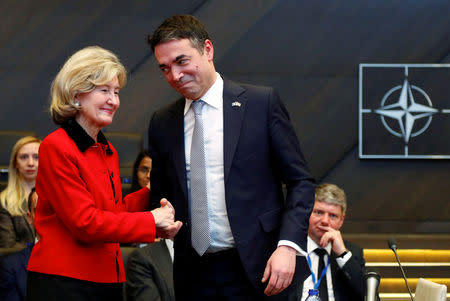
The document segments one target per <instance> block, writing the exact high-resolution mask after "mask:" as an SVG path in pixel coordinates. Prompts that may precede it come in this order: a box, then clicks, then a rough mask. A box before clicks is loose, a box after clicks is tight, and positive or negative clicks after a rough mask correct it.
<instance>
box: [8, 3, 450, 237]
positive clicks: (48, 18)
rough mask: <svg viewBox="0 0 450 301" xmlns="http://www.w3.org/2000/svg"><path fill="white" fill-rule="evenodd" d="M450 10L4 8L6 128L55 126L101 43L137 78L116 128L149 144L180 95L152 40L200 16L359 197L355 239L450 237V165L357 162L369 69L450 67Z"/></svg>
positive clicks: (353, 202)
mask: <svg viewBox="0 0 450 301" xmlns="http://www.w3.org/2000/svg"><path fill="white" fill-rule="evenodd" d="M448 11H450V2H449V1H447V0H428V1H423V0H411V1H407V2H404V1H403V2H402V1H390V0H380V1H361V0H348V1H339V0H324V1H307V0H252V1H238V0H230V1H208V0H185V1H159V0H149V1H140V0H130V1H119V0H100V1H96V2H92V1H86V0H83V1H75V2H74V1H57V0H44V1H38V2H37V1H15V0H3V1H0V57H1V60H0V88H1V91H2V92H3V94H2V97H1V98H0V102H1V108H2V109H1V110H0V130H16V129H17V130H35V131H36V132H38V133H39V135H41V136H45V135H46V134H48V133H49V132H50V131H51V130H53V129H54V128H55V126H54V125H53V124H52V122H51V121H50V118H49V116H48V113H47V112H46V111H47V107H48V104H49V95H48V93H49V92H48V91H49V87H50V83H51V80H52V79H53V77H54V76H55V75H56V73H57V72H58V69H59V68H60V66H61V65H62V64H63V63H64V61H65V60H66V59H67V57H68V56H69V55H70V54H72V53H73V52H74V51H75V50H78V49H80V48H82V47H85V46H87V45H94V44H95V45H100V46H103V47H106V48H109V49H111V50H112V51H114V52H116V53H117V54H118V55H119V57H120V58H121V60H122V61H123V63H124V64H125V66H126V67H127V69H128V70H129V72H130V74H129V83H128V85H127V86H126V87H125V88H124V90H123V91H122V92H121V108H120V110H119V111H118V113H117V114H116V118H115V120H114V123H113V124H112V125H111V126H110V127H109V129H107V130H114V131H135V132H140V133H142V134H143V136H144V141H146V130H147V126H148V122H149V119H150V117H151V115H152V113H153V112H154V111H155V110H156V109H157V108H159V107H161V106H163V105H165V104H167V103H169V102H171V101H173V100H175V99H176V98H178V95H177V93H176V92H174V91H173V90H172V89H171V88H170V86H169V85H168V84H167V83H166V82H165V80H164V78H163V77H162V75H161V73H160V71H159V70H158V68H157V64H156V61H155V59H154V57H153V54H152V53H151V51H150V49H149V47H148V46H147V44H146V37H147V35H148V34H149V33H150V32H151V31H152V30H153V29H154V28H156V26H157V25H159V24H160V23H161V22H162V20H163V19H164V18H165V17H167V16H170V15H173V14H179V13H189V14H194V15H196V16H198V17H199V18H200V19H201V20H203V21H204V23H205V24H206V26H207V28H208V29H209V31H210V33H211V35H212V37H213V43H214V46H215V63H216V68H217V70H218V71H219V72H220V73H221V74H222V75H223V76H225V77H228V78H231V79H235V80H237V81H244V82H250V83H254V84H265V85H272V86H275V87H276V88H277V89H278V91H279V93H280V95H281V97H282V99H283V101H284V102H285V104H286V106H287V108H288V110H289V112H290V116H291V119H292V123H293V124H294V127H295V129H296V132H297V135H298V136H299V139H300V141H301V144H302V149H303V151H304V153H305V156H306V157H307V159H308V162H309V165H310V168H311V172H312V174H313V175H314V176H315V177H316V178H317V179H318V180H319V181H322V180H323V181H329V182H335V183H337V184H338V185H340V186H342V187H343V188H344V189H345V190H346V191H347V193H348V196H349V204H350V205H349V212H348V216H347V222H346V224H345V228H346V231H351V232H367V231H368V232H418V233H419V232H420V233H431V232H440V233H448V232H450V225H449V220H450V205H449V204H450V202H449V201H450V197H449V195H450V185H448V184H447V182H448V176H449V168H450V166H449V165H450V161H449V160H401V161H398V160H360V159H358V155H357V144H358V70H359V69H358V66H359V64H360V63H449V62H450V39H449V38H448V37H449V36H450V18H449V17H448ZM449 108H450V101H449ZM444 129H446V130H448V131H450V123H447V124H445V123H444ZM436 139H438V138H436Z"/></svg>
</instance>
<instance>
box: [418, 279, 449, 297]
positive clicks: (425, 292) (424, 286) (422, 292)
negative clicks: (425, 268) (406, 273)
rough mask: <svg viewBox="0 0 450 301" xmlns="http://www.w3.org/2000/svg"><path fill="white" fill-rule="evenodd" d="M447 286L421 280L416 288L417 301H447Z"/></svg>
mask: <svg viewBox="0 0 450 301" xmlns="http://www.w3.org/2000/svg"><path fill="white" fill-rule="evenodd" d="M446 295H447V286H446V285H444V284H438V283H434V282H432V281H430V280H426V279H424V278H419V281H418V282H417V287H416V294H415V298H414V299H415V301H445V299H446Z"/></svg>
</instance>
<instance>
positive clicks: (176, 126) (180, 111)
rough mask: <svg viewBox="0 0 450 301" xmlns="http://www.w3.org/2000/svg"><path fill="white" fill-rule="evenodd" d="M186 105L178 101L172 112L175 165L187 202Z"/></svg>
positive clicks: (183, 100) (182, 101) (183, 101)
mask: <svg viewBox="0 0 450 301" xmlns="http://www.w3.org/2000/svg"><path fill="white" fill-rule="evenodd" d="M184 105H185V99H184V98H181V99H180V100H178V101H177V102H176V103H175V105H174V106H173V107H172V110H171V114H172V116H171V118H172V122H171V124H173V130H174V132H173V139H174V140H173V141H174V149H173V153H172V154H173V163H174V166H175V172H176V174H177V178H178V181H179V183H180V186H181V189H182V191H183V193H184V197H185V199H186V200H187V197H188V194H187V180H186V157H185V152H184Z"/></svg>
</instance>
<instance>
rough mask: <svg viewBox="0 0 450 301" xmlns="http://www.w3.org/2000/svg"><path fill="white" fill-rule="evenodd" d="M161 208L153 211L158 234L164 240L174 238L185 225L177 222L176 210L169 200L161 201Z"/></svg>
mask: <svg viewBox="0 0 450 301" xmlns="http://www.w3.org/2000/svg"><path fill="white" fill-rule="evenodd" d="M160 204H161V207H159V208H157V209H155V210H152V213H153V217H154V219H155V225H156V234H157V236H158V237H162V238H173V237H174V236H175V235H176V234H177V233H178V230H180V228H181V226H182V225H183V223H182V222H180V221H176V222H175V209H174V208H173V206H172V204H171V203H170V202H169V201H168V200H167V199H161V201H160Z"/></svg>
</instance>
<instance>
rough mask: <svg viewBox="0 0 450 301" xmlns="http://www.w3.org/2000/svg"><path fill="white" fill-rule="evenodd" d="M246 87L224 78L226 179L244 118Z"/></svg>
mask: <svg viewBox="0 0 450 301" xmlns="http://www.w3.org/2000/svg"><path fill="white" fill-rule="evenodd" d="M244 92H245V89H244V88H243V87H241V86H239V85H238V84H236V83H234V82H231V81H229V80H225V79H224V84H223V148H224V150H223V156H224V179H225V182H226V181H227V178H228V174H229V172H230V168H231V163H232V162H233V157H234V153H235V151H236V146H237V143H238V141H239V136H240V131H241V126H242V121H243V120H244V113H245V104H246V98H245V96H244V95H242V94H243V93H244Z"/></svg>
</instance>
